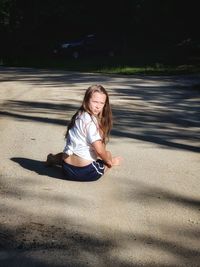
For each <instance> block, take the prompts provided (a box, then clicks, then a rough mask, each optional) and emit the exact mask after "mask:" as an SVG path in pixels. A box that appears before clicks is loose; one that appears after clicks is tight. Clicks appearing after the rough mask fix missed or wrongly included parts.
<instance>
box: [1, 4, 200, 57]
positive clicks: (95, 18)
mask: <svg viewBox="0 0 200 267" xmlns="http://www.w3.org/2000/svg"><path fill="white" fill-rule="evenodd" d="M198 15H199V14H198V0H196V1H195V0H191V1H183V0H182V1H180V0H167V1H163V0H124V1H120V2H118V1H112V0H111V1H109V0H107V1H105V0H101V1H95V0H93V1H92V0H84V1H82V0H73V1H69V0H56V1H55V0H42V1H41V0H0V35H1V44H0V48H1V55H2V54H4V55H10V56H14V55H15V54H20V53H23V52H24V50H25V49H30V53H33V49H34V50H38V51H39V50H41V51H42V50H45V51H46V52H48V49H49V50H51V48H52V47H53V46H54V45H55V43H56V42H58V41H59V40H64V39H69V38H75V37H77V36H81V35H84V34H89V33H99V32H100V33H102V32H103V33H105V32H106V33H107V34H111V35H112V34H115V35H118V36H119V39H120V40H122V41H123V42H124V44H125V47H129V49H131V48H133V47H134V46H138V47H146V46H161V45H166V46H167V45H169V44H173V43H177V42H181V41H182V40H184V39H188V38H194V39H198V38H199V36H198V35H199V30H198Z"/></svg>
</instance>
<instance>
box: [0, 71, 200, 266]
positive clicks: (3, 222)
mask: <svg viewBox="0 0 200 267" xmlns="http://www.w3.org/2000/svg"><path fill="white" fill-rule="evenodd" d="M0 79H1V82H0V140H1V145H0V149H1V150H0V152H1V153H0V203H1V204H0V212H1V213H0V266H1V267H4V266H5V267H16V266H17V267H18V266H20V267H27V266H29V267H39V266H41V267H47V266H51V267H64V266H65V267H66V266H67V267H68V266H78V267H86V266H91V267H93V266H95V267H103V266H106V267H107V266H117V267H118V266H119V267H122V266H123V267H130V266H136V267H140V266H145V267H151V266H152V267H154V266H159V267H167V266H170V267H175V266H177V267H178V266H180V267H183V266H185V267H195V266H200V175H199V174H200V76H199V75H190V76H161V77H156V76H153V77H150V76H139V75H138V76H132V77H130V76H115V75H112V76H110V75H100V74H99V75H98V74H90V73H74V72H65V71H52V70H45V69H44V70H36V69H26V68H3V67H1V68H0ZM97 83H98V84H102V85H103V86H105V88H107V89H108V92H109V94H110V101H111V104H112V107H113V113H114V127H113V131H112V135H111V140H110V143H109V145H108V147H109V149H110V150H111V151H112V152H113V154H114V155H121V156H122V157H123V158H124V163H123V165H122V166H121V167H116V168H114V169H112V170H111V171H110V172H108V173H106V174H105V175H104V176H103V177H102V178H101V179H99V180H98V181H96V182H74V181H67V180H65V179H63V177H62V173H61V170H60V168H59V167H55V168H46V167H45V166H44V161H45V159H46V155H47V154H48V153H50V152H52V153H56V152H59V151H62V149H63V146H64V142H65V140H64V134H65V130H66V125H67V122H68V120H69V119H70V117H71V116H72V114H73V113H74V112H75V111H76V109H77V108H78V107H79V106H80V103H81V100H82V97H83V95H84V92H85V90H86V89H87V88H88V87H89V86H90V85H91V84H97Z"/></svg>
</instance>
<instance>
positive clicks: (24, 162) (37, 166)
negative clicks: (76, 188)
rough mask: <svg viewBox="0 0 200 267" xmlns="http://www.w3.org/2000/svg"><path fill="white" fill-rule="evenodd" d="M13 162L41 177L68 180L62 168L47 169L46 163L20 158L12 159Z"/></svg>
mask: <svg viewBox="0 0 200 267" xmlns="http://www.w3.org/2000/svg"><path fill="white" fill-rule="evenodd" d="M11 160H12V161H14V162H16V163H18V164H19V165H20V166H21V167H23V168H24V169H27V170H30V171H34V172H36V173H38V174H39V175H45V176H50V177H52V178H57V179H65V180H67V179H66V178H65V177H64V175H63V173H62V168H61V166H53V167H47V166H45V162H44V161H39V160H34V159H27V158H20V157H14V158H11Z"/></svg>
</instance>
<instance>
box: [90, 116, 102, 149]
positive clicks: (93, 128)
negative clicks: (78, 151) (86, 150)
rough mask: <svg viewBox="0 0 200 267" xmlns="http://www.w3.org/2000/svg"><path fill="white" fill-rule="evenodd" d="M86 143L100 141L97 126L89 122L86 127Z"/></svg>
mask: <svg viewBox="0 0 200 267" xmlns="http://www.w3.org/2000/svg"><path fill="white" fill-rule="evenodd" d="M86 131H87V142H88V143H89V144H92V143H94V142H95V141H97V140H101V136H100V134H99V130H98V128H97V125H96V124H95V123H94V121H91V122H90V123H89V125H88V126H87V129H86Z"/></svg>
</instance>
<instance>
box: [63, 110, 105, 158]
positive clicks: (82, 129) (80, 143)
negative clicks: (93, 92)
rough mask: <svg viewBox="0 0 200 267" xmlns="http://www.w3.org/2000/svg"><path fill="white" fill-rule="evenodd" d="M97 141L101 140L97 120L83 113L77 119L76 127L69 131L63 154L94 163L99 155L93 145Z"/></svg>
mask: <svg viewBox="0 0 200 267" xmlns="http://www.w3.org/2000/svg"><path fill="white" fill-rule="evenodd" d="M97 140H101V136H100V134H99V129H98V122H97V119H96V118H95V117H94V116H91V115H90V114H89V113H87V112H82V113H80V114H79V115H78V116H77V117H76V121H75V124H74V126H73V127H72V128H71V129H70V130H69V133H68V137H67V141H66V146H65V148H64V150H63V152H64V153H66V154H68V155H72V154H76V155H77V156H79V157H81V158H84V159H87V160H93V161H94V160H96V159H97V155H96V153H95V150H94V148H93V147H92V145H91V144H92V143H93V142H95V141H97Z"/></svg>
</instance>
